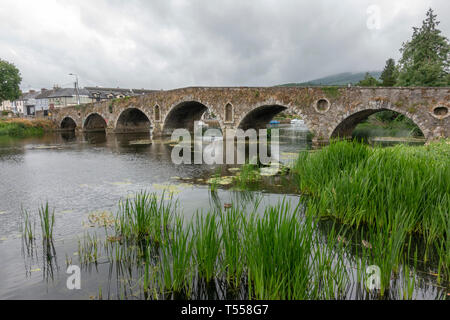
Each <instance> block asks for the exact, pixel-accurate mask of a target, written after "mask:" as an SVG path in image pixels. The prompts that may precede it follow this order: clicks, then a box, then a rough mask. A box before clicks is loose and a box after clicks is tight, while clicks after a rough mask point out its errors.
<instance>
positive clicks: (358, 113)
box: [329, 105, 429, 139]
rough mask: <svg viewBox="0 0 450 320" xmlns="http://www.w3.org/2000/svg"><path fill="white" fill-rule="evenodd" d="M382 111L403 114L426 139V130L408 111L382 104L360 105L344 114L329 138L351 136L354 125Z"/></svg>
mask: <svg viewBox="0 0 450 320" xmlns="http://www.w3.org/2000/svg"><path fill="white" fill-rule="evenodd" d="M382 111H394V112H396V113H398V114H401V115H404V116H405V117H407V118H408V119H410V120H411V121H412V122H413V123H414V124H415V125H416V126H417V127H418V128H419V129H420V131H421V133H422V134H423V136H424V137H425V138H426V139H428V134H429V132H428V130H426V128H425V127H424V126H423V125H422V123H421V122H419V121H416V119H415V117H413V116H412V115H410V114H409V113H407V112H405V111H403V110H400V109H399V108H396V107H394V106H392V105H388V106H383V107H381V108H373V107H370V106H369V107H368V108H365V107H364V106H360V107H359V108H358V109H357V110H355V111H354V112H352V113H350V114H346V115H344V116H343V117H341V119H340V121H339V122H338V124H337V125H336V126H335V127H334V129H333V131H332V132H331V134H330V136H329V138H349V137H352V133H353V131H354V130H355V128H356V126H357V125H358V124H360V123H362V122H363V121H364V120H366V119H367V118H368V117H369V116H371V115H373V114H376V113H379V112H382Z"/></svg>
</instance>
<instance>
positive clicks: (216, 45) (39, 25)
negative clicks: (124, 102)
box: [0, 0, 450, 90]
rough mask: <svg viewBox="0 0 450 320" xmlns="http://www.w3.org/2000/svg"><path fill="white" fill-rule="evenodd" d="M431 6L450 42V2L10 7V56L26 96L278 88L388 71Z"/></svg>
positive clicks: (46, 3)
mask: <svg viewBox="0 0 450 320" xmlns="http://www.w3.org/2000/svg"><path fill="white" fill-rule="evenodd" d="M374 5H375V6H374ZM429 7H432V8H433V9H434V10H435V13H436V14H437V15H438V20H440V21H441V24H440V26H439V28H440V29H441V30H442V31H443V33H444V35H445V36H447V37H450V21H449V19H447V20H445V18H448V17H449V16H450V1H448V0H428V1H427V0H404V1H403V0H395V1H393V0H386V1H384V0H382V1H377V0H372V1H365V0H340V1H335V0H312V1H306V0H296V1H294V0H273V1H272V0H218V1H216V0H214V1H213V0H203V1H194V0H161V1H159V0H150V1H148V0H131V1H130V0H74V1H70V0H39V1H36V0H29V1H27V0H0V58H2V59H4V60H7V61H9V62H12V63H14V64H15V65H16V66H17V67H18V68H19V69H20V71H21V74H22V78H23V81H22V89H23V90H28V89H30V88H35V89H39V88H44V87H47V88H48V87H51V86H52V85H53V84H55V83H56V84H59V85H61V86H72V83H73V77H71V76H69V75H68V74H69V73H76V74H78V76H79V81H80V86H92V85H98V86H103V87H108V86H110V87H118V86H120V87H128V88H131V87H132V88H147V89H171V88H178V87H186V86H270V85H276V84H281V83H288V82H301V81H307V80H311V79H315V78H319V77H323V76H327V75H330V74H335V73H339V72H345V71H352V72H356V71H366V70H381V69H382V68H383V67H384V63H385V61H386V60H387V59H388V58H389V57H393V58H395V59H398V58H399V55H400V53H399V49H400V47H401V45H402V42H403V41H407V40H409V39H410V38H411V34H412V27H413V26H420V25H421V23H422V20H423V19H424V17H425V13H426V11H427V9H428V8H429ZM378 12H379V15H378Z"/></svg>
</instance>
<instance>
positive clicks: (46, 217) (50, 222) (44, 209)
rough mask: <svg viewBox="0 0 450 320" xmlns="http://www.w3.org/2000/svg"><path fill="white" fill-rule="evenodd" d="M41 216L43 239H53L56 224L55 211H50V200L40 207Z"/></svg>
mask: <svg viewBox="0 0 450 320" xmlns="http://www.w3.org/2000/svg"><path fill="white" fill-rule="evenodd" d="M39 218H40V222H41V230H42V239H43V240H52V239H53V227H54V225H55V213H54V211H52V212H50V210H49V207H48V202H47V203H46V204H45V206H44V205H42V206H41V207H40V208H39Z"/></svg>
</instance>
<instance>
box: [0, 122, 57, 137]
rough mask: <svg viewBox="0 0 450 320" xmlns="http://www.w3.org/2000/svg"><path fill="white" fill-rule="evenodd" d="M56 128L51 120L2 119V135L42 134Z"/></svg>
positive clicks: (0, 133) (0, 130) (25, 135)
mask: <svg viewBox="0 0 450 320" xmlns="http://www.w3.org/2000/svg"><path fill="white" fill-rule="evenodd" d="M54 129H55V124H54V123H53V122H52V121H50V120H37V119H33V120H27V119H6V118H5V119H0V136H10V137H17V138H23V137H30V136H41V135H43V134H44V133H45V132H50V131H52V130H54Z"/></svg>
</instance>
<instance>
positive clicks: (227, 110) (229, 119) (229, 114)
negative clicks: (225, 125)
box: [225, 103, 233, 122]
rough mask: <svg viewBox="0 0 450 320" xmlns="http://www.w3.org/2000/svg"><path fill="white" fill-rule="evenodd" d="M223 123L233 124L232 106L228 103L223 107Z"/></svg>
mask: <svg viewBox="0 0 450 320" xmlns="http://www.w3.org/2000/svg"><path fill="white" fill-rule="evenodd" d="M225 122H233V106H232V105H231V104H230V103H228V104H227V105H226V106H225Z"/></svg>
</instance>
